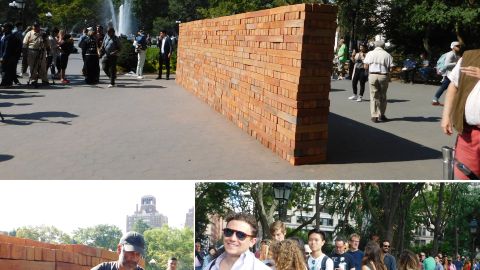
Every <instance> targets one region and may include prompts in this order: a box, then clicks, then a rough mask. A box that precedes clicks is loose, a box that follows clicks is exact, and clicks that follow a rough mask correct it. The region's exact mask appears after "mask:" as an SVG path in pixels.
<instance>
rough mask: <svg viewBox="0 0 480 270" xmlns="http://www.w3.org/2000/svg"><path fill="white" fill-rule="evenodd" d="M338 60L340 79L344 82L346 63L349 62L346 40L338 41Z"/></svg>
mask: <svg viewBox="0 0 480 270" xmlns="http://www.w3.org/2000/svg"><path fill="white" fill-rule="evenodd" d="M336 58H337V72H338V79H339V80H343V79H344V78H345V62H347V60H348V50H347V45H345V39H344V38H340V40H339V41H338V46H337V51H336Z"/></svg>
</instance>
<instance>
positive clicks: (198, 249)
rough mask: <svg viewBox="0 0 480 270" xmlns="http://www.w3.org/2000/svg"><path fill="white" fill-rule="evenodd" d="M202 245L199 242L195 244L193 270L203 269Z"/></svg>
mask: <svg viewBox="0 0 480 270" xmlns="http://www.w3.org/2000/svg"><path fill="white" fill-rule="evenodd" d="M204 257H205V256H204V255H203V251H202V244H201V243H200V242H195V270H201V269H202V267H203V259H204Z"/></svg>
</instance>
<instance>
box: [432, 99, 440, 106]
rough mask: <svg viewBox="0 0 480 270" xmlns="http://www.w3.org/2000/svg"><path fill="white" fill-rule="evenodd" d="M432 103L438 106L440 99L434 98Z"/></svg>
mask: <svg viewBox="0 0 480 270" xmlns="http://www.w3.org/2000/svg"><path fill="white" fill-rule="evenodd" d="M432 105H433V106H438V105H440V102H438V100H436V99H434V100H432Z"/></svg>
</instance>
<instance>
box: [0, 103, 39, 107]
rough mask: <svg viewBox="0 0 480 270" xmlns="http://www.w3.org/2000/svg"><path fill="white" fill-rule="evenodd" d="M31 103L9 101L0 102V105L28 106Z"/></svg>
mask: <svg viewBox="0 0 480 270" xmlns="http://www.w3.org/2000/svg"><path fill="white" fill-rule="evenodd" d="M32 104H33V103H11V102H0V107H13V106H28V105H32Z"/></svg>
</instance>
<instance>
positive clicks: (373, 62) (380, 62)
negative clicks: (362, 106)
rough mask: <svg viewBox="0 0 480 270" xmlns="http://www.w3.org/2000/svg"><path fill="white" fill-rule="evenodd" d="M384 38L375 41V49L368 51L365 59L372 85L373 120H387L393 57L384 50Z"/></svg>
mask: <svg viewBox="0 0 480 270" xmlns="http://www.w3.org/2000/svg"><path fill="white" fill-rule="evenodd" d="M384 47H385V42H384V41H383V40H377V41H375V49H374V50H372V51H370V52H368V53H367V55H366V56H365V59H364V60H363V64H364V67H365V69H368V73H369V75H368V83H369V85H370V114H371V116H372V118H371V119H372V122H374V123H378V122H386V121H388V119H387V117H386V116H385V111H386V110H387V89H388V83H389V81H390V76H389V74H390V68H391V66H392V63H393V57H392V56H391V55H390V54H389V53H388V52H386V51H385V50H384Z"/></svg>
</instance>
